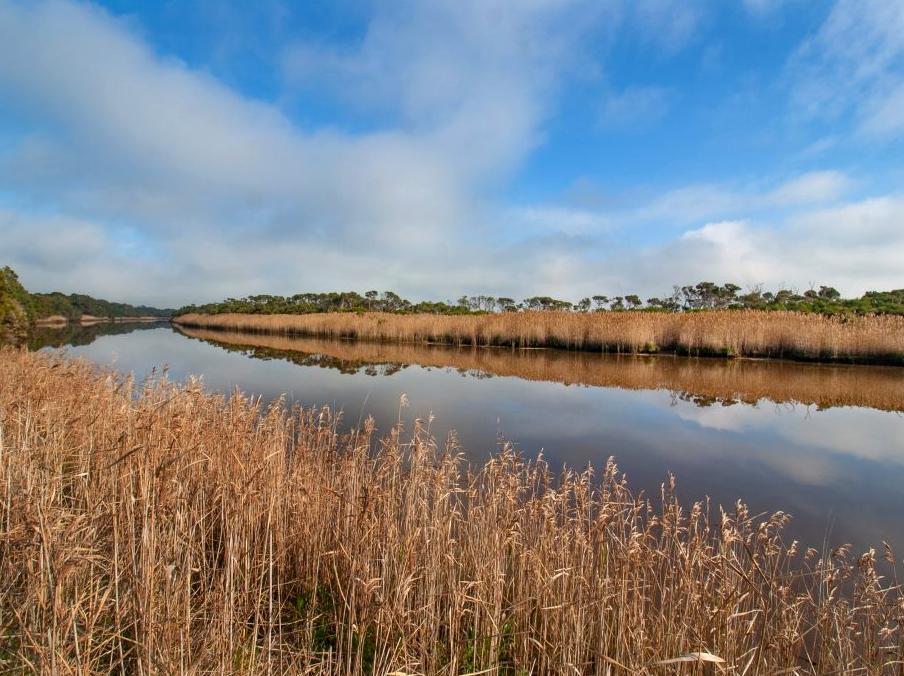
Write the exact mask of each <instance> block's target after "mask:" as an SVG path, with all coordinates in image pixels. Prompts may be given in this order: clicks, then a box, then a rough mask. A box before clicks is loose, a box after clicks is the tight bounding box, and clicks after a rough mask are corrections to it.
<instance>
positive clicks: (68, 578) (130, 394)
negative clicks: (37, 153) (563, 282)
mask: <svg viewBox="0 0 904 676" xmlns="http://www.w3.org/2000/svg"><path fill="white" fill-rule="evenodd" d="M336 425H337V421H336V419H335V418H334V417H333V415H332V414H331V413H330V411H329V410H327V409H311V410H297V409H296V410H286V408H285V407H284V406H282V405H281V404H279V403H277V404H274V405H272V406H270V407H269V408H267V409H266V410H262V408H261V404H260V402H259V401H255V400H249V399H247V398H244V397H242V396H238V395H237V396H233V397H231V398H229V399H227V398H224V397H221V396H213V395H210V394H206V393H204V392H203V391H202V390H201V389H200V388H199V386H198V385H197V384H196V383H189V384H187V385H185V386H175V385H171V384H167V383H165V382H159V381H157V382H153V383H148V384H136V383H134V382H132V381H130V380H121V379H119V378H118V377H116V376H113V375H111V374H106V373H100V374H98V373H97V372H96V371H95V370H93V369H92V368H91V366H90V365H88V364H86V363H83V362H72V361H66V360H63V359H61V358H59V357H54V356H50V355H47V354H35V353H27V352H19V351H12V350H6V351H4V352H2V353H0V486H2V488H0V495H2V508H0V670H2V671H5V672H13V673H15V672H18V671H22V672H42V673H79V674H92V673H110V672H116V673H120V672H128V673H136V674H151V673H205V672H217V673H262V672H268V673H299V674H302V673H333V674H360V673H380V674H383V673H388V672H399V673H408V674H414V673H421V674H459V673H467V672H478V673H487V674H492V673H496V674H502V673H510V674H546V673H561V674H566V673H567V674H575V673H585V674H596V673H623V672H628V673H702V670H703V669H724V670H725V671H726V672H730V673H744V674H767V673H770V674H771V673H812V674H817V673H818V674H829V673H838V674H841V673H845V674H847V673H871V674H881V673H888V674H895V673H901V665H902V661H901V660H902V657H904V642H902V641H904V639H902V621H904V596H902V594H901V591H900V589H899V588H898V587H897V586H895V585H894V584H891V585H889V584H888V583H887V582H886V581H884V580H883V579H882V578H881V577H880V576H879V573H878V572H877V564H876V561H875V555H874V554H873V553H872V552H870V553H867V554H865V555H863V556H862V557H859V558H854V559H852V558H851V557H850V556H849V555H848V553H847V552H846V550H845V549H844V548H841V549H839V550H836V551H834V552H832V553H830V554H826V555H824V556H819V555H817V554H816V553H815V552H812V551H807V552H800V551H798V547H797V545H796V544H791V545H789V546H786V545H785V544H783V542H782V539H781V529H782V526H783V524H784V523H785V522H786V520H787V517H786V516H785V515H783V514H781V513H779V514H775V515H773V516H770V517H767V518H762V519H760V518H755V517H753V516H752V515H750V514H748V513H747V510H746V508H745V507H744V505H743V504H741V503H738V504H737V505H736V506H735V507H734V508H733V509H731V510H730V511H726V512H722V511H720V510H716V509H711V508H710V507H709V506H708V505H706V504H700V503H697V504H694V505H693V506H691V507H690V508H689V509H685V508H683V507H682V506H681V503H679V501H678V500H677V499H676V498H675V497H674V485H673V483H672V482H666V484H665V485H664V486H663V489H662V495H661V496H660V497H659V498H658V499H657V500H655V501H646V500H643V499H640V498H638V497H637V496H634V495H632V494H631V493H630V491H629V489H628V487H627V486H626V485H625V483H624V481H623V480H622V479H621V478H620V477H619V474H618V472H617V469H616V467H615V465H614V464H613V463H611V462H610V463H609V464H608V465H607V466H606V467H605V468H604V469H603V472H602V474H601V475H600V476H594V475H593V473H592V472H591V471H590V470H588V471H585V472H571V471H568V472H565V473H563V474H561V475H557V476H554V475H553V474H552V473H551V471H550V469H549V467H548V466H547V465H546V464H545V463H544V461H543V460H542V459H537V460H532V461H528V460H525V459H523V458H521V457H519V456H517V455H515V454H514V453H512V452H504V453H502V454H501V455H499V456H498V457H496V458H494V459H492V460H491V461H489V462H487V463H486V464H485V465H483V466H481V467H473V468H472V467H469V466H468V465H467V464H466V463H465V462H464V460H463V459H462V458H461V456H460V455H459V454H458V453H457V452H456V450H455V447H454V443H453V444H451V445H449V446H448V447H447V448H446V449H444V450H439V449H437V447H436V445H435V443H434V441H433V439H432V438H431V435H430V430H429V422H426V423H418V424H417V425H416V426H415V427H414V429H412V430H410V431H409V432H408V433H403V432H402V431H401V430H398V429H396V430H392V431H390V432H389V433H388V434H387V435H386V436H385V437H384V438H383V439H382V440H380V441H379V442H377V441H376V440H375V438H374V430H373V429H372V423H368V424H366V425H365V427H364V429H362V430H360V431H358V432H355V433H353V434H350V435H347V436H339V435H338V434H337V433H336V429H337V428H336ZM688 656H690V657H692V658H694V660H692V661H690V662H687V661H685V660H686V659H687V657H688ZM700 656H708V657H706V658H705V659H706V660H708V661H705V662H703V661H701V660H703V659H704V658H702V657H700ZM712 657H716V658H718V659H720V660H724V664H723V663H721V662H715V661H714V660H712V659H711V658H712ZM675 658H681V661H679V662H675V663H672V662H669V663H666V664H657V663H661V662H663V661H664V660H673V659H675Z"/></svg>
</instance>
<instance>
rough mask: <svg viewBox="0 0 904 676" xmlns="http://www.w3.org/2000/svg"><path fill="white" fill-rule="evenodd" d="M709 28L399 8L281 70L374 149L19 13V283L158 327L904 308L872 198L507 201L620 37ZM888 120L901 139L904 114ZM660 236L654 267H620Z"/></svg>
mask: <svg viewBox="0 0 904 676" xmlns="http://www.w3.org/2000/svg"><path fill="white" fill-rule="evenodd" d="M688 5H689V3H680V2H665V1H663V0H655V1H654V0H645V1H644V2H642V3H639V4H633V3H624V2H616V1H614V0H613V2H612V3H608V4H604V5H603V6H600V5H598V4H596V3H592V2H585V1H584V0H574V1H573V2H572V1H569V0H531V1H529V2H526V3H519V4H517V6H515V5H512V4H511V3H508V2H502V1H501V0H499V1H497V2H483V1H478V0H471V1H468V2H453V1H452V0H448V1H446V0H438V1H437V2H436V3H429V4H425V3H420V2H413V0H403V1H402V2H400V3H399V4H398V5H394V6H388V5H387V6H382V5H381V6H380V7H379V8H377V14H376V16H375V17H374V19H373V21H372V23H371V25H370V27H369V28H368V30H367V32H366V35H365V37H364V38H363V42H362V43H361V44H360V45H359V46H358V47H357V48H354V49H350V50H347V51H344V52H336V51H335V50H334V49H332V48H330V47H326V46H323V45H307V44H305V45H300V46H296V47H295V48H294V49H293V50H292V51H291V52H290V54H289V55H288V56H287V57H286V69H287V73H291V74H292V77H293V78H294V81H295V82H297V83H298V85H299V86H301V87H314V88H315V89H316V90H317V91H321V92H323V93H324V95H326V94H329V95H331V96H334V97H335V96H340V95H341V93H342V92H343V91H346V92H349V93H350V94H351V96H352V98H353V100H354V101H355V102H357V103H358V105H361V106H362V109H363V110H365V111H379V110H380V109H382V110H383V111H384V112H385V113H386V115H385V116H384V117H381V118H380V119H383V120H384V121H385V120H391V121H392V124H391V125H390V126H385V128H380V129H378V130H376V131H371V132H369V133H358V134H354V133H348V132H343V131H340V130H337V129H331V128H321V129H314V130H311V129H302V128H300V127H299V126H297V125H296V124H294V123H293V122H292V121H291V120H289V119H288V118H287V117H286V116H285V115H284V114H283V113H282V112H281V111H280V109H279V108H278V107H277V106H275V105H272V104H269V103H264V102H261V101H257V100H254V99H252V98H249V97H247V96H243V95H242V94H240V93H238V92H237V91H235V90H233V89H230V88H229V87H226V86H225V85H223V84H222V83H221V82H219V81H217V80H216V79H214V78H213V77H211V76H210V75H209V74H206V73H204V72H202V71H198V70H195V69H192V68H189V67H188V66H186V65H185V64H184V63H181V62H179V61H176V60H173V59H168V58H164V57H161V56H160V55H158V54H156V53H154V51H153V50H152V49H151V48H150V47H149V46H148V45H147V44H145V43H144V42H143V41H142V40H141V38H140V37H139V36H138V35H136V33H135V32H133V31H132V30H131V29H130V27H129V25H128V24H125V23H123V22H121V21H119V20H117V19H115V18H113V17H111V16H110V15H109V14H107V13H106V12H104V11H101V10H99V9H96V8H93V7H92V6H90V5H84V4H74V3H71V2H64V1H53V2H39V3H30V4H13V3H3V2H0V95H2V97H3V101H4V103H8V105H9V108H10V109H12V107H13V106H15V109H16V113H17V115H19V116H20V117H21V118H22V119H27V120H29V124H30V126H29V127H28V129H27V130H26V131H27V134H26V135H23V136H22V137H20V138H19V139H18V143H17V144H16V145H14V146H13V147H12V149H11V150H8V151H7V150H0V185H3V186H4V189H5V192H6V194H7V195H13V194H14V195H15V197H16V204H15V206H13V205H11V204H7V205H6V206H5V207H3V211H2V212H0V251H2V252H3V256H4V261H3V262H4V263H5V262H9V263H11V264H12V265H14V266H15V267H17V268H20V269H21V272H22V276H23V279H24V281H25V282H26V284H29V285H31V286H33V287H35V288H38V289H43V290H46V289H48V288H51V287H54V288H60V289H65V290H73V291H74V290H79V291H86V292H89V293H93V294H96V295H101V296H107V297H121V298H124V299H125V300H131V301H142V302H145V301H150V302H155V303H161V304H179V303H182V302H187V301H204V300H213V299H217V298H222V297H224V296H227V295H243V294H246V293H262V292H274V293H290V292H295V291H298V290H301V289H311V290H326V289H335V288H358V289H363V288H375V287H376V288H384V289H385V288H393V289H396V290H398V291H399V292H401V293H404V294H407V295H411V296H413V297H438V298H443V297H447V296H449V295H455V294H458V293H463V292H464V293H477V292H487V293H495V294H507V295H524V296H527V295H531V294H535V293H552V294H555V295H559V296H563V297H569V298H574V299H576V298H579V297H581V296H583V295H588V294H590V293H594V292H604V293H609V292H624V291H637V292H639V293H643V294H650V295H652V294H661V293H662V292H663V291H667V290H668V289H669V288H671V285H672V284H673V283H688V282H694V281H699V280H700V279H701V278H704V277H708V278H712V279H721V280H725V281H727V280H729V279H730V280H734V281H738V282H741V283H748V282H749V283H759V282H765V283H768V284H774V283H782V282H786V283H795V284H800V285H804V284H806V283H807V282H809V281H824V282H825V283H831V284H834V285H837V286H839V288H841V289H843V290H844V291H846V292H850V293H855V292H858V291H860V290H863V289H864V288H867V287H877V288H888V287H891V286H901V285H902V284H901V280H900V279H899V278H898V276H897V275H898V273H897V269H898V267H897V266H896V262H897V261H900V260H901V259H902V258H904V243H902V241H901V234H900V233H901V232H902V231H904V228H902V223H901V214H902V213H904V204H902V199H901V198H900V197H898V196H890V197H886V198H881V199H876V200H867V201H860V202H850V203H848V204H845V203H844V202H843V200H845V199H849V194H850V192H851V190H852V186H853V185H854V181H853V180H852V179H851V178H849V177H848V176H847V175H846V174H844V173H842V172H839V171H835V170H822V171H815V172H810V173H805V174H798V175H790V176H787V177H786V178H785V180H776V179H775V178H770V179H763V180H760V181H754V182H749V183H741V182H732V183H725V184H697V185H689V186H684V187H681V188H678V189H676V190H672V191H667V192H665V193H660V194H657V193H651V192H647V193H646V194H645V195H643V199H640V198H638V199H637V203H636V205H631V206H624V200H622V202H621V204H620V205H612V204H608V205H607V204H606V203H605V200H604V203H603V204H599V203H596V204H594V205H591V206H588V205H586V204H585V205H582V206H581V207H580V208H578V207H575V206H574V205H571V204H562V203H555V202H554V203H550V204H532V205H531V204H528V205H523V206H521V207H518V208H513V207H506V206H505V205H502V204H498V203H494V202H493V201H492V200H491V199H490V198H489V196H488V195H489V193H490V192H491V191H493V189H494V188H495V187H496V186H498V185H499V183H498V182H499V181H501V180H503V179H505V178H506V176H509V175H510V172H512V170H513V169H514V168H516V167H517V166H519V165H520V164H521V163H522V162H523V160H524V158H525V157H526V156H527V154H528V153H529V152H530V150H531V149H532V148H534V147H535V146H536V145H537V144H538V143H540V142H542V136H543V125H544V121H545V119H546V117H547V116H548V115H549V114H550V112H551V109H552V106H553V105H554V103H553V101H552V100H553V99H554V95H555V93H556V90H557V88H558V87H559V86H560V83H561V81H562V78H564V77H567V76H568V74H569V73H570V72H571V70H572V69H575V68H578V67H579V66H580V65H582V60H581V59H582V54H581V50H582V42H583V40H584V38H585V37H586V34H587V31H588V30H589V29H590V27H592V26H593V25H595V24H594V22H598V21H599V19H600V17H601V15H603V14H606V13H607V12H609V13H612V14H606V17H609V16H612V17H613V19H612V21H613V25H614V26H615V27H621V26H625V25H628V24H630V25H632V26H634V25H635V24H640V23H642V22H643V21H646V27H645V28H644V30H646V31H648V33H647V35H648V39H657V38H655V37H654V36H659V38H661V41H662V42H663V44H664V48H665V45H666V44H672V45H674V44H678V43H681V42H682V41H684V42H687V41H688V40H690V39H691V38H692V36H693V31H694V30H696V27H697V26H698V22H699V21H700V20H701V18H700V16H699V14H698V13H697V10H694V11H691V10H689V9H688ZM619 17H620V18H619ZM676 17H677V18H676ZM672 20H675V21H676V22H677V24H678V25H679V28H677V29H674V31H677V32H674V31H673V29H672V28H670V27H669V26H668V25H667V24H669V22H670V21H672ZM604 23H605V22H604ZM888 50H892V51H893V48H892V47H891V46H889V47H888ZM887 70H888V68H887V67H883V68H880V69H879V71H881V72H886V71H887ZM866 80H869V78H866ZM330 81H332V84H331V85H330V87H331V89H330V91H329V92H327V90H326V86H327V84H328V83H329V82H330ZM621 97H622V100H621V101H615V102H614V103H613V106H614V107H615V109H619V108H620V109H621V113H620V114H621V115H623V116H626V115H629V114H631V115H639V114H640V113H642V112H643V111H644V110H645V109H646V110H647V111H648V112H649V113H650V114H653V115H655V114H658V113H659V111H660V110H661V108H662V105H664V101H663V98H666V99H667V98H668V97H667V96H664V93H663V92H658V91H656V90H655V88H642V87H641V88H637V87H635V88H634V89H631V88H629V89H627V90H626V91H625V92H623V94H622V95H621ZM629 111H630V112H629ZM616 112H618V111H617V110H616ZM874 118H875V120H876V122H875V124H876V125H878V126H877V127H876V128H877V129H879V130H887V129H893V128H894V119H895V117H894V111H891V112H889V113H886V112H884V109H883V108H881V107H878V108H876V109H875V114H874ZM864 119H867V118H866V117H864ZM386 124H388V123H386ZM7 147H9V146H4V148H7ZM50 213H57V214H64V216H54V215H48V214H50ZM763 223H771V224H772V225H771V226H770V227H767V226H764V225H762V224H763ZM646 230H650V231H651V232H654V231H655V232H656V233H660V234H657V235H656V237H659V240H658V243H657V242H656V240H654V239H653V238H652V237H651V238H650V239H649V240H644V242H643V245H644V246H645V247H646V248H645V249H644V250H642V251H640V252H638V251H636V250H630V249H628V248H627V247H626V246H623V245H622V242H621V240H622V239H623V238H624V239H630V238H631V237H635V236H639V235H638V233H640V234H641V235H642V234H643V233H644V232H645V231H646ZM663 232H665V233H669V232H671V233H672V235H667V234H666V235H663V234H661V233H663ZM663 237H667V239H665V241H663V239H662V238H663ZM651 240H652V241H651Z"/></svg>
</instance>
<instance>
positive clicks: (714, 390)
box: [178, 327, 904, 412]
mask: <svg viewBox="0 0 904 676" xmlns="http://www.w3.org/2000/svg"><path fill="white" fill-rule="evenodd" d="M178 330H179V331H180V332H181V333H182V334H183V335H185V336H188V337H189V338H197V339H199V340H204V341H207V342H211V343H213V344H215V345H219V346H221V347H223V348H225V349H229V350H241V351H242V352H246V353H250V354H252V355H254V356H259V357H263V358H268V359H269V358H279V359H286V360H287V361H292V362H295V363H299V364H308V363H310V364H316V365H317V366H333V367H335V368H337V369H340V370H343V371H348V370H357V369H363V368H368V367H373V366H375V365H376V366H380V365H382V366H387V367H393V366H400V365H405V364H417V365H419V366H425V367H439V368H454V369H457V370H459V371H467V372H474V373H479V374H485V375H493V376H503V377H515V378H520V379H523V380H537V381H546V382H554V383H563V384H566V385H571V384H574V385H586V386H591V387H617V388H621V389H627V390H663V389H664V390H669V391H670V392H672V393H673V394H674V395H675V396H676V397H679V398H682V399H687V400H690V401H694V402H696V403H698V404H700V405H710V404H721V405H728V404H731V403H735V402H743V403H746V404H756V403H758V402H760V401H771V402H774V403H781V404H790V405H797V404H800V405H804V406H815V407H817V408H819V409H827V408H832V407H836V406H865V407H868V408H873V409H877V410H882V411H902V412H904V387H902V377H904V373H902V372H901V370H900V369H899V368H896V367H892V366H871V367H869V368H864V367H860V366H848V365H817V364H804V363H799V362H792V361H773V360H766V359H734V360H725V359H694V358H686V357H671V356H666V355H657V356H655V357H654V356H646V355H618V356H617V355H600V354H593V353H590V352H578V351H565V350H516V349H515V350H513V349H508V348H482V347H471V346H464V347H454V346H449V345H436V344H424V345H421V344H415V343H377V342H373V341H352V340H335V339H328V338H305V337H300V336H285V335H271V334H262V333H249V332H243V331H226V330H223V329H219V330H214V329H193V328H188V327H179V328H178Z"/></svg>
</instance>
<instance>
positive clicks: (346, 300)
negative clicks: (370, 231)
mask: <svg viewBox="0 0 904 676" xmlns="http://www.w3.org/2000/svg"><path fill="white" fill-rule="evenodd" d="M732 308H738V309H757V310H794V311H798V312H817V313H820V314H843V313H855V314H870V313H876V314H904V289H897V290H895V291H868V292H867V293H865V294H864V295H863V296H861V297H860V298H842V297H841V294H840V293H839V292H838V291H837V290H836V289H835V288H833V287H831V286H820V287H818V288H814V289H809V290H807V291H804V292H803V293H799V292H797V291H794V290H790V289H779V290H777V291H764V290H763V289H762V288H761V287H755V288H752V289H748V290H746V291H742V289H741V287H740V286H738V285H737V284H730V283H729V284H723V285H719V284H715V283H713V282H700V283H699V284H695V285H692V286H676V287H674V288H673V290H672V293H671V294H669V295H667V296H665V297H662V298H659V297H653V298H647V299H645V300H644V299H642V298H641V297H640V296H639V295H636V294H626V295H624V296H603V295H597V296H590V297H587V298H582V299H581V300H580V301H578V302H576V303H572V302H571V301H567V300H560V299H557V298H552V297H550V296H532V297H530V298H525V299H523V300H521V301H520V302H519V301H516V300H515V299H513V298H507V297H505V296H498V297H497V296H462V297H461V298H459V299H458V300H457V301H446V302H443V301H438V302H437V301H422V302H412V301H409V300H407V299H405V298H402V297H401V296H399V295H398V294H397V293H394V292H392V291H384V292H382V293H380V292H379V291H367V292H366V293H364V294H360V293H357V292H355V291H341V292H337V291H333V292H328V293H298V294H295V295H294V296H272V295H266V294H262V295H256V296H247V297H245V298H227V299H226V300H224V301H222V302H220V303H208V304H206V305H188V306H185V307H183V308H180V309H179V310H178V311H176V313H175V314H176V315H182V314H187V313H190V312H195V313H201V314H222V313H243V314H312V313H318V312H370V311H374V312H394V313H412V314H413V313H430V314H448V315H458V314H479V313H490V312H519V311H522V310H560V311H561V310H565V311H570V312H604V311H616V312H617V311H623V310H647V311H659V312H681V311H688V310H704V309H720V310H721V309H732Z"/></svg>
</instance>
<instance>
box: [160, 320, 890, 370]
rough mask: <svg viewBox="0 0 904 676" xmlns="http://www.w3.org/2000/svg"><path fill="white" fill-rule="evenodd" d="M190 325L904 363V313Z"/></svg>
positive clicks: (406, 339) (184, 322) (376, 338)
mask: <svg viewBox="0 0 904 676" xmlns="http://www.w3.org/2000/svg"><path fill="white" fill-rule="evenodd" d="M174 321H175V322H176V323H177V324H179V325H182V326H192V327H197V328H209V329H230V330H237V331H256V332H261V333H272V334H284V335H302V336H319V337H324V338H356V339H362V340H372V341H382V342H436V343H448V344H452V345H504V346H513V347H557V348H565V349H570V350H588V351H606V352H616V353H637V352H657V351H665V352H681V353H687V354H694V355H730V356H739V357H776V358H790V359H812V360H825V361H867V362H887V363H895V364H900V363H904V317H900V316H853V317H830V316H824V315H817V314H804V313H798V312H765V311H757V310H713V311H707V312H687V313H679V312H596V313H580V312H504V313H498V314H486V315H463V316H462V315H432V314H415V315H396V314H385V313H379V312H373V313H362V314H353V313H325V314H308V315H245V314H220V315H204V314H185V315H181V316H179V317H176V318H175V320H174Z"/></svg>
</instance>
